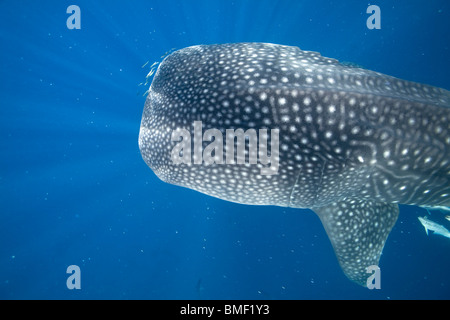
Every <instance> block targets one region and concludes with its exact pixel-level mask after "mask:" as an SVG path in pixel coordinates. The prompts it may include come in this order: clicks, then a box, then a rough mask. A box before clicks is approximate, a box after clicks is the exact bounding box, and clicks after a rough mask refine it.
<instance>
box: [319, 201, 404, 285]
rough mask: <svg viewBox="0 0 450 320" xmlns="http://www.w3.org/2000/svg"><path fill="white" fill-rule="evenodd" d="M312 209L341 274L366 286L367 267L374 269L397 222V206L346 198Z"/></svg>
mask: <svg viewBox="0 0 450 320" xmlns="http://www.w3.org/2000/svg"><path fill="white" fill-rule="evenodd" d="M313 210H314V211H315V212H316V213H317V214H318V216H319V217H320V220H321V221H322V224H323V226H324V227H325V230H326V232H327V234H328V237H329V238H330V241H331V244H332V245H333V248H334V252H335V253H336V256H337V258H338V261H339V264H340V266H341V268H342V270H343V271H344V273H345V275H346V276H347V277H348V278H349V279H350V280H352V281H354V282H356V283H358V284H359V285H362V286H364V287H365V286H367V278H368V277H369V276H370V273H367V272H368V271H367V268H368V267H369V266H373V265H376V266H378V262H379V260H380V256H381V252H382V251H383V247H384V244H385V242H386V239H387V237H388V235H389V233H390V231H391V229H392V227H393V226H394V224H395V222H396V221H397V217H398V213H399V209H398V205H397V204H388V203H380V202H376V201H371V200H355V199H346V200H344V201H340V202H335V203H332V204H330V205H327V206H324V207H318V208H314V209H313Z"/></svg>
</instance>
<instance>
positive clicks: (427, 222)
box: [418, 216, 450, 238]
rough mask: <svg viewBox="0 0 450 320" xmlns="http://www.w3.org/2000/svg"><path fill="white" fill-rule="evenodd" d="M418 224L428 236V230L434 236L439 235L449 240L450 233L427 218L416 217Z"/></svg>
mask: <svg viewBox="0 0 450 320" xmlns="http://www.w3.org/2000/svg"><path fill="white" fill-rule="evenodd" d="M418 219H419V221H420V223H421V224H422V225H423V227H424V228H425V232H426V233H427V235H428V230H431V231H433V232H434V233H435V234H439V235H441V236H444V237H446V238H450V231H448V230H447V229H446V228H445V227H444V226H443V225H441V224H439V223H437V222H435V221H432V220H430V219H429V218H428V217H427V216H424V217H418Z"/></svg>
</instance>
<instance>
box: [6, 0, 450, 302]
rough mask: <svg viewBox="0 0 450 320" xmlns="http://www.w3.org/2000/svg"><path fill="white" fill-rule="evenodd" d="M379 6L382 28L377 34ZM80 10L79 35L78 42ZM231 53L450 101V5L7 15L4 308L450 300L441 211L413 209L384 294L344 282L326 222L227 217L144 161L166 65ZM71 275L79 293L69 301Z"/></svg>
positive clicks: (89, 4)
mask: <svg viewBox="0 0 450 320" xmlns="http://www.w3.org/2000/svg"><path fill="white" fill-rule="evenodd" d="M371 4H375V5H378V6H379V7H380V9H381V29H379V30H377V29H373V30H370V29H368V28H367V26H366V21H367V19H368V18H369V16H370V14H367V13H366V10H367V8H368V6H369V5H371ZM70 5H77V6H78V7H79V8H80V10H81V15H80V17H81V20H80V21H81V25H80V26H81V29H68V27H67V24H66V21H67V19H68V18H69V17H70V15H71V14H68V13H67V12H66V10H67V8H68V7H69V6H70ZM228 42H272V43H277V44H285V45H292V46H298V47H300V48H301V49H303V50H311V51H318V52H320V53H321V54H322V55H324V56H327V57H332V58H335V59H338V60H340V61H348V62H352V63H356V64H358V65H361V66H363V67H364V68H367V69H371V70H375V71H378V72H382V73H385V74H389V75H392V76H395V77H399V78H402V79H406V80H412V81H416V82H421V83H426V84H430V85H434V86H438V87H441V88H445V89H447V90H449V89H450V77H449V74H450V1H448V0H417V1H416V0H398V1H387V0H377V1H374V2H370V3H369V2H364V1H353V0H352V1H325V0H319V1H302V0H290V1H288V0H279V1H275V0H235V1H226V0H183V1H181V0H177V1H175V0H164V1H162V0H159V1H151V0H150V1H81V0H75V1H46V0H44V1H11V0H10V1H1V2H0V150H1V157H0V299H449V298H450V254H449V253H450V239H448V238H444V237H442V236H438V235H433V234H430V235H428V236H427V235H426V233H425V230H424V228H423V227H422V225H421V224H420V222H419V221H418V219H417V217H419V216H424V215H428V216H429V217H430V218H431V219H434V220H436V221H439V222H440V223H442V224H443V225H445V226H446V227H447V228H449V227H450V222H449V221H447V220H445V219H444V214H443V213H442V212H439V211H431V212H430V213H431V215H429V214H428V213H427V212H426V210H424V209H422V208H419V207H415V206H401V208H400V210H401V211H400V216H399V219H398V222H397V224H396V225H395V227H394V228H393V230H392V232H391V234H390V236H389V238H388V240H387V242H386V245H385V248H384V251H383V255H382V257H381V261H380V268H381V289H379V290H377V289H373V290H369V289H366V288H362V287H360V286H358V285H356V284H354V283H352V282H351V281H349V280H348V279H347V278H346V277H345V275H344V274H343V272H342V271H341V269H340V267H339V265H338V262H337V259H336V257H335V255H334V252H333V249H332V247H331V244H330V241H329V240H328V237H327V235H326V233H325V231H324V229H323V227H322V225H321V222H320V220H319V218H318V217H317V216H316V215H315V214H314V213H313V212H312V211H310V210H299V209H290V208H281V207H269V206H246V205H239V204H235V203H230V202H225V201H222V200H219V199H215V198H212V197H208V196H206V195H203V194H200V193H198V192H195V191H192V190H188V189H184V188H180V187H176V186H173V185H169V184H165V183H163V182H162V181H160V180H159V179H158V178H157V177H156V176H155V175H154V174H153V172H152V171H151V170H150V169H149V168H148V167H147V165H146V164H145V163H144V161H143V160H142V158H141V155H140V152H139V148H138V134H139V127H140V121H141V115H142V110H143V106H144V101H145V91H146V90H147V89H148V84H147V85H142V84H141V83H143V82H144V83H145V78H146V75H147V73H148V72H149V71H150V66H151V65H152V64H153V62H156V61H161V60H162V57H163V56H164V55H165V54H166V53H167V52H169V51H171V50H174V49H181V48H184V47H187V46H190V45H196V44H213V43H228ZM147 62H148V63H147ZM146 63H147V64H146ZM145 64H146V65H145ZM144 65H145V66H144ZM140 84H141V85H140ZM70 265H77V266H79V268H80V271H81V276H80V283H81V289H73V290H70V289H68V287H67V279H68V277H69V276H70V274H68V273H66V270H67V267H68V266H70Z"/></svg>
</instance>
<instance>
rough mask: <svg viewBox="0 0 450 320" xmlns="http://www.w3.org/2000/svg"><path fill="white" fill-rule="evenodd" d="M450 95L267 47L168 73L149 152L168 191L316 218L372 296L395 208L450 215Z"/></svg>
mask: <svg viewBox="0 0 450 320" xmlns="http://www.w3.org/2000/svg"><path fill="white" fill-rule="evenodd" d="M449 107H450V93H449V92H448V91H446V90H443V89H439V88H435V87H431V86H427V85H422V84H418V83H413V82H408V81H404V80H400V79H396V78H393V77H390V76H387V75H383V74H380V73H377V72H373V71H369V70H365V69H361V68H358V67H354V66H349V65H343V64H340V63H339V62H338V61H337V60H334V59H331V58H325V57H322V56H321V55H320V54H319V53H317V52H310V51H302V50H300V49H299V48H297V47H289V46H282V45H275V44H267V43H237V44H223V45H201V46H194V47H189V48H185V49H182V50H179V51H176V52H174V53H172V54H170V55H169V56H168V57H166V58H165V60H164V61H163V62H162V63H161V64H160V66H159V68H158V70H157V72H156V74H155V77H154V79H153V81H152V84H151V87H150V90H149V93H148V97H147V100H146V102H145V107H144V112H143V117H142V122H141V128H140V134H139V147H140V150H141V154H142V156H143V159H144V160H145V161H146V163H147V164H148V165H149V167H150V168H151V169H152V170H153V171H154V172H155V174H156V175H157V176H158V177H159V178H160V179H161V180H163V181H165V182H168V183H172V184H175V185H179V186H183V187H187V188H190V189H194V190H197V191H200V192H202V193H205V194H208V195H211V196H214V197H218V198H221V199H224V200H227V201H233V202H237V203H243V204H253V205H277V206H285V207H294V208H311V209H312V210H314V211H315V212H316V213H317V214H318V215H319V217H320V219H321V221H322V223H323V225H324V227H325V229H326V231H327V234H328V236H329V237H330V240H331V243H332V245H333V247H334V250H335V252H336V255H337V257H338V260H339V263H340V265H341V267H342V269H343V270H344V272H345V274H346V275H347V276H348V277H349V278H350V279H351V280H353V281H355V282H357V283H359V284H361V285H363V286H365V285H366V280H367V277H368V276H369V274H367V272H366V271H367V268H368V267H369V266H372V265H378V262H379V258H380V255H381V252H382V249H383V247H384V244H385V241H386V239H387V237H388V235H389V232H390V230H391V229H392V227H393V225H394V223H395V221H396V219H397V216H398V206H397V203H403V204H415V205H424V206H448V205H449V204H450V196H449V195H450V154H449V150H450V134H449V133H450V127H449V123H450V122H449V119H450V109H449Z"/></svg>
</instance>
